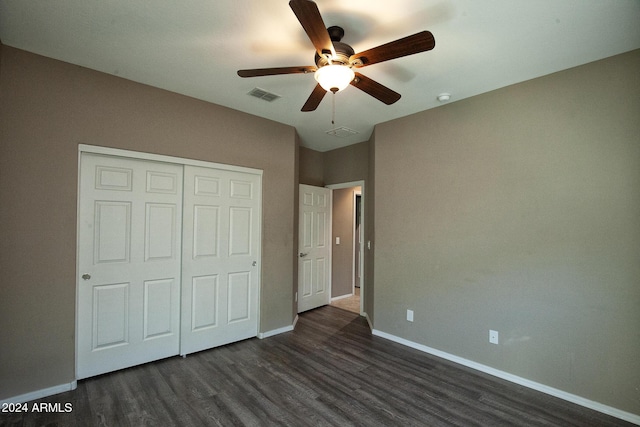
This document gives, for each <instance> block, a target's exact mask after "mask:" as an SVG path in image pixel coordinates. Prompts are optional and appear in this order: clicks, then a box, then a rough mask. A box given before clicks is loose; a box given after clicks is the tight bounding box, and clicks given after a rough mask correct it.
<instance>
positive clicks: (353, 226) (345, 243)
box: [327, 181, 365, 315]
mask: <svg viewBox="0 0 640 427" xmlns="http://www.w3.org/2000/svg"><path fill="white" fill-rule="evenodd" d="M327 187H328V188H330V189H332V190H333V200H334V205H333V215H332V246H333V250H332V269H331V275H332V294H331V305H332V306H335V307H338V308H342V309H345V310H348V311H352V312H355V313H358V314H360V315H365V310H364V293H365V289H364V200H365V197H364V193H365V192H364V181H352V182H346V183H342V184H335V185H329V186H327Z"/></svg>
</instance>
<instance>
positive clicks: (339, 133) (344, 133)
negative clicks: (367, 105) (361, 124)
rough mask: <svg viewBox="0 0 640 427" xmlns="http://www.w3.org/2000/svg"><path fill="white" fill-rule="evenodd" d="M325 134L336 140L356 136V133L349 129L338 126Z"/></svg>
mask: <svg viewBox="0 0 640 427" xmlns="http://www.w3.org/2000/svg"><path fill="white" fill-rule="evenodd" d="M326 133H327V134H329V135H331V136H335V137H336V138H348V137H350V136H353V135H357V134H358V131H357V130H353V129H349V128H348V127H345V126H340V127H337V128H335V129H331V130H328V131H327V132H326Z"/></svg>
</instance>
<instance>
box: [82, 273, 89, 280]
mask: <svg viewBox="0 0 640 427" xmlns="http://www.w3.org/2000/svg"><path fill="white" fill-rule="evenodd" d="M89 279H91V275H90V274H86V273H85V274H83V275H82V280H89Z"/></svg>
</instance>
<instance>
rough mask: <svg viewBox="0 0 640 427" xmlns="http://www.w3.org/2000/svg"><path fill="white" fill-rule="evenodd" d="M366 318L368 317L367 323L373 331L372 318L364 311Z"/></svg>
mask: <svg viewBox="0 0 640 427" xmlns="http://www.w3.org/2000/svg"><path fill="white" fill-rule="evenodd" d="M362 315H363V316H364V318H365V319H367V323H368V324H369V329H371V332H373V323H371V319H369V315H368V314H367V313H362Z"/></svg>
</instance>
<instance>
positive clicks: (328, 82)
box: [314, 65, 356, 92]
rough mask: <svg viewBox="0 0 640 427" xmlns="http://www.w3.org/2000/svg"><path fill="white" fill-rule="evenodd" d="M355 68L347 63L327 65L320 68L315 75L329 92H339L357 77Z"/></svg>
mask: <svg viewBox="0 0 640 427" xmlns="http://www.w3.org/2000/svg"><path fill="white" fill-rule="evenodd" d="M355 76H356V75H355V73H354V72H353V70H352V69H351V68H349V67H347V66H346V65H325V66H324V67H321V68H318V70H317V71H316V72H315V74H314V77H315V78H316V81H317V82H318V83H320V86H322V88H323V89H324V90H326V91H327V92H339V91H341V90H342V89H344V88H346V87H347V86H349V83H351V80H353V78H354V77H355Z"/></svg>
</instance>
